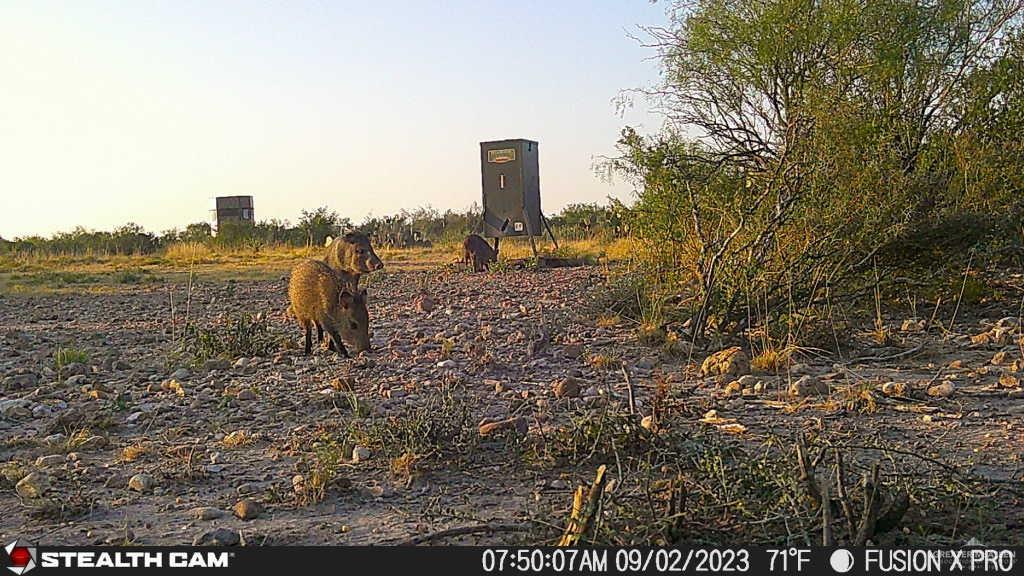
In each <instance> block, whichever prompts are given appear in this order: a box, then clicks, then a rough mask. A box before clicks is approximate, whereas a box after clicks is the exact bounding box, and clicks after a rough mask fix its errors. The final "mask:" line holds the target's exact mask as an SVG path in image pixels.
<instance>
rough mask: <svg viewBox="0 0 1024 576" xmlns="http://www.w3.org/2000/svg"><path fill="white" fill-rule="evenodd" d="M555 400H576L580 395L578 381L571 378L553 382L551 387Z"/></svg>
mask: <svg viewBox="0 0 1024 576" xmlns="http://www.w3.org/2000/svg"><path fill="white" fill-rule="evenodd" d="M551 390H552V392H554V394H555V398H577V397H579V395H580V381H579V380H577V379H576V378H573V377H572V376H569V377H568V378H564V379H562V380H559V381H558V382H555V384H554V385H553V386H552V387H551Z"/></svg>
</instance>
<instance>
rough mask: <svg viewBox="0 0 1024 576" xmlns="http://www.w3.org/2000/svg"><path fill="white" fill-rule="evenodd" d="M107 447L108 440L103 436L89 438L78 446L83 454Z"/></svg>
mask: <svg viewBox="0 0 1024 576" xmlns="http://www.w3.org/2000/svg"><path fill="white" fill-rule="evenodd" d="M106 446H107V439H106V438H104V437H103V436H89V437H88V438H86V439H85V440H83V441H82V442H81V443H79V444H78V449H79V450H81V451H82V452H91V451H93V450H100V449H102V448H105V447H106Z"/></svg>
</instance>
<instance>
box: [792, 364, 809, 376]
mask: <svg viewBox="0 0 1024 576" xmlns="http://www.w3.org/2000/svg"><path fill="white" fill-rule="evenodd" d="M789 373H790V374H791V375H793V376H804V375H808V374H810V373H811V367H810V366H808V365H807V364H803V363H797V364H793V365H792V366H790V367H789Z"/></svg>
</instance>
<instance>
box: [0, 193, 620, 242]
mask: <svg viewBox="0 0 1024 576" xmlns="http://www.w3.org/2000/svg"><path fill="white" fill-rule="evenodd" d="M627 211H628V208H626V207H625V206H624V205H623V204H622V203H621V202H618V201H616V200H610V201H609V203H608V204H607V205H604V204H599V203H592V204H573V205H570V206H567V207H566V208H565V209H564V210H562V211H561V212H560V213H558V214H556V215H554V216H552V217H551V218H550V221H551V224H552V226H553V227H554V228H555V230H556V234H559V235H560V236H566V237H572V238H578V237H583V236H590V235H601V236H606V237H608V236H614V235H616V234H618V235H621V234H624V233H625V231H626V227H625V226H624V225H623V222H624V221H625V217H624V214H625V213H626V212H627ZM481 222H482V210H481V209H480V207H479V206H478V205H476V204H474V205H473V206H471V207H469V208H467V209H465V210H445V211H443V212H442V211H440V210H437V209H435V208H431V207H429V206H427V207H421V208H416V209H414V210H402V211H401V212H399V213H398V214H394V215H390V216H369V217H367V218H365V219H364V220H363V221H362V222H361V223H360V224H359V225H355V224H353V222H352V220H351V219H349V218H346V217H342V216H340V215H339V214H338V213H337V212H336V211H334V210H331V209H330V208H327V207H320V208H317V209H315V210H303V211H302V215H301V217H300V218H299V221H298V222H297V223H295V224H291V223H290V222H288V221H287V220H277V219H270V220H262V221H258V222H255V223H240V222H226V223H224V224H222V225H221V227H220V229H219V230H217V231H216V234H215V233H214V230H213V227H212V226H211V225H210V224H209V223H208V222H197V223H193V224H189V225H188V226H186V227H185V228H183V229H171V230H166V231H164V232H160V233H154V232H149V231H146V230H145V229H143V228H142V227H141V226H139V225H138V224H134V223H129V224H125V225H124V226H121V227H118V228H115V229H114V230H112V231H97V230H88V229H86V228H83V227H77V228H75V229H74V230H71V231H70V232H58V233H56V234H53V235H52V236H49V237H43V236H28V237H23V238H16V239H14V240H13V241H0V252H5V253H15V254H37V255H89V254H92V255H142V254H154V253H158V252H160V251H162V250H165V249H166V248H167V247H169V246H172V245H174V244H178V243H189V242H198V243H201V244H204V245H207V246H209V247H210V248H212V249H224V250H259V249H260V248H262V247H264V246H290V247H304V246H322V245H323V244H324V242H325V241H326V239H327V238H328V237H337V236H338V235H339V234H342V233H344V232H347V231H349V230H359V231H362V232H365V233H366V234H368V235H369V236H370V237H371V239H372V240H373V242H374V244H375V245H377V246H387V247H410V246H425V245H430V244H432V243H440V244H454V243H458V242H461V241H462V239H463V238H465V236H466V235H467V234H472V233H477V232H479V231H480V227H481Z"/></svg>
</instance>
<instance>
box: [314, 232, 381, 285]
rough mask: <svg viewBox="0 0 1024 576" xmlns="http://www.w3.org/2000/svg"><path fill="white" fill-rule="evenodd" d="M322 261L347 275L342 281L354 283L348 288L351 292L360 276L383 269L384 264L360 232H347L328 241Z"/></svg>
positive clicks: (364, 235)
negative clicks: (349, 280) (348, 280)
mask: <svg viewBox="0 0 1024 576" xmlns="http://www.w3.org/2000/svg"><path fill="white" fill-rule="evenodd" d="M324 261H325V262H327V265H328V266H330V267H331V268H332V269H333V270H334V271H336V272H346V273H348V274H349V276H348V277H343V279H346V280H347V279H351V280H352V281H353V282H354V284H352V285H351V286H350V288H351V290H353V291H355V290H356V289H357V288H358V286H359V276H360V274H369V273H370V272H373V271H374V270H380V269H381V268H383V267H384V263H383V262H381V261H380V258H378V257H377V253H376V252H374V251H373V246H371V245H370V238H369V237H368V236H367V235H366V234H363V233H362V232H349V233H347V234H345V235H344V236H341V237H338V238H335V239H334V240H332V241H330V242H329V243H328V244H327V252H326V254H325V255H324Z"/></svg>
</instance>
